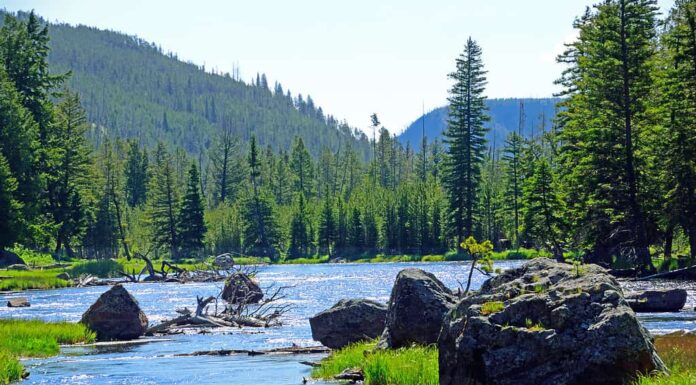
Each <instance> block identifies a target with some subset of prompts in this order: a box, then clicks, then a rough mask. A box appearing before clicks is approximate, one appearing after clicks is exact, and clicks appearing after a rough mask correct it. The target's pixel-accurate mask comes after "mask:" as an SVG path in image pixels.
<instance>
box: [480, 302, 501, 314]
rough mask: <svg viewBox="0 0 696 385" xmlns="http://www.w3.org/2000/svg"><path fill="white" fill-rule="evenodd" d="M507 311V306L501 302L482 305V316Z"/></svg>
mask: <svg viewBox="0 0 696 385" xmlns="http://www.w3.org/2000/svg"><path fill="white" fill-rule="evenodd" d="M503 309H505V304H504V303H502V302H501V301H489V302H486V303H484V304H483V305H481V315H491V314H493V313H498V312H500V311H502V310H503Z"/></svg>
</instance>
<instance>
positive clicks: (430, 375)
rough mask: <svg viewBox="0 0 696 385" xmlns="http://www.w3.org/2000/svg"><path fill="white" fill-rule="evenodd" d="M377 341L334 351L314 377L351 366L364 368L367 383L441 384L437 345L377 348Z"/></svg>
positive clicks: (326, 376) (327, 374) (327, 376)
mask: <svg viewBox="0 0 696 385" xmlns="http://www.w3.org/2000/svg"><path fill="white" fill-rule="evenodd" d="M375 346H376V343H375V342H366V343H358V344H355V345H351V346H348V347H346V348H344V349H342V350H339V351H337V352H334V353H333V354H332V355H331V356H329V357H328V358H327V359H325V360H324V361H322V363H321V366H319V367H317V368H315V369H314V371H313V372H312V377H314V378H323V379H331V378H333V376H335V375H336V374H338V373H340V372H342V371H343V370H344V369H347V368H356V367H360V368H362V369H363V372H364V373H365V385H412V384H419V385H437V384H438V383H439V380H438V365H437V349H436V348H435V347H411V348H406V349H397V350H374V348H375Z"/></svg>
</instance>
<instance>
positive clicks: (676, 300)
mask: <svg viewBox="0 0 696 385" xmlns="http://www.w3.org/2000/svg"><path fill="white" fill-rule="evenodd" d="M686 297H687V293H686V290H684V289H667V290H646V291H644V292H642V293H629V294H626V301H627V302H628V304H629V306H631V309H633V311H635V312H636V313H661V312H676V311H679V310H681V309H682V308H683V307H684V305H686Z"/></svg>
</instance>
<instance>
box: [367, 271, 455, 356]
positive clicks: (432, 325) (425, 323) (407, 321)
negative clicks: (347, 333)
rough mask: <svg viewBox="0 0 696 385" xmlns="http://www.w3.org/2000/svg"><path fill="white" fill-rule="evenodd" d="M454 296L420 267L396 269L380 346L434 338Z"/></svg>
mask: <svg viewBox="0 0 696 385" xmlns="http://www.w3.org/2000/svg"><path fill="white" fill-rule="evenodd" d="M456 300H457V297H456V296H455V295H454V294H452V292H451V291H450V289H448V288H447V287H445V285H444V284H443V283H442V282H440V280H438V279H437V278H436V277H435V276H434V275H432V274H431V273H428V272H425V271H423V270H420V269H404V270H401V271H400V272H399V274H397V276H396V281H395V282H394V287H393V288H392V292H391V297H390V298H389V308H388V310H387V321H386V324H385V328H384V333H382V337H381V339H380V342H379V346H380V347H381V348H400V347H403V346H410V345H412V344H414V343H415V344H420V345H429V344H433V343H435V342H436V341H437V336H438V334H439V333H440V326H441V325H442V320H443V318H444V317H445V315H446V314H447V312H448V311H449V310H450V309H451V308H452V307H453V306H454V305H455V303H456Z"/></svg>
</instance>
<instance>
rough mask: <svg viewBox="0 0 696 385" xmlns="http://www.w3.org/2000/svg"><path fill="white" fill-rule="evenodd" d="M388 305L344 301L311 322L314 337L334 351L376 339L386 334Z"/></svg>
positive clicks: (373, 302)
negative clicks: (383, 332)
mask: <svg viewBox="0 0 696 385" xmlns="http://www.w3.org/2000/svg"><path fill="white" fill-rule="evenodd" d="M386 315H387V305H385V304H382V303H379V302H375V301H372V300H369V299H342V300H340V301H338V303H336V304H335V305H333V306H332V307H331V308H330V309H327V310H324V311H323V312H321V313H319V314H317V315H315V316H314V317H312V318H310V319H309V325H310V326H311V327H312V338H313V339H314V340H315V341H319V342H321V343H322V345H324V346H327V347H329V348H331V349H340V348H342V347H344V346H347V345H350V344H352V343H354V342H358V341H365V340H373V339H375V338H377V337H379V336H380V334H382V331H383V330H384V321H385V318H386Z"/></svg>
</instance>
